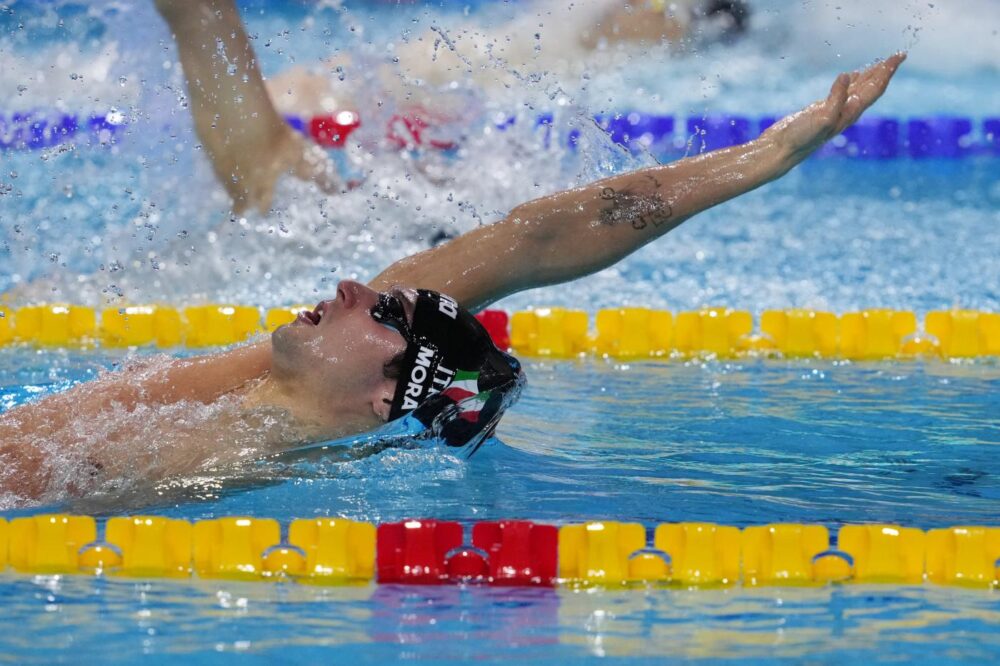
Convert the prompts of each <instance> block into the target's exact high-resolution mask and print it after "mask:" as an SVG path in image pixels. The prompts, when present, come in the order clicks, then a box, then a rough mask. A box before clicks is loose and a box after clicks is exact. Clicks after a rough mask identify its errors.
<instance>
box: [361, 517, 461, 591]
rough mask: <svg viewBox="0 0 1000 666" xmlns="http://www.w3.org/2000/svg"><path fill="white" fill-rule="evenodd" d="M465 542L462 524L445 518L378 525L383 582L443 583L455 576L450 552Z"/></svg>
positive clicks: (378, 570) (379, 558)
mask: <svg viewBox="0 0 1000 666" xmlns="http://www.w3.org/2000/svg"><path fill="white" fill-rule="evenodd" d="M461 545H462V526H461V525H460V524H458V523H456V522H452V521H444V520H405V521H403V522H399V523H383V524H381V525H379V526H378V533H377V539H376V555H377V557H376V562H377V566H378V569H377V572H376V575H377V577H378V581H379V582H380V583H408V584H412V585H441V584H443V583H447V582H448V580H449V578H450V577H451V576H450V574H449V572H448V554H449V553H450V552H451V551H453V550H455V549H456V548H458V547H459V546H461Z"/></svg>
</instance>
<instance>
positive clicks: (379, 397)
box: [271, 280, 416, 428]
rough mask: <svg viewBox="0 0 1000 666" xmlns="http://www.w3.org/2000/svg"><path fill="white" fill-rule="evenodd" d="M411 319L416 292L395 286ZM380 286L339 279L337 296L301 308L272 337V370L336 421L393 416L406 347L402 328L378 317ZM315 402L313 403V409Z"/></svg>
mask: <svg viewBox="0 0 1000 666" xmlns="http://www.w3.org/2000/svg"><path fill="white" fill-rule="evenodd" d="M390 293H391V294H392V295H393V296H396V297H397V298H399V300H400V301H401V302H402V304H403V307H404V310H405V311H406V316H407V317H408V319H409V321H412V318H413V305H414V298H415V296H416V292H413V291H410V290H404V289H400V288H394V289H392V290H391V291H390ZM377 300H378V292H376V291H374V290H372V289H370V288H368V287H366V286H364V285H363V284H360V283H358V282H354V281H352V280H345V281H343V282H341V283H340V284H338V285H337V296H336V298H334V299H331V300H326V301H322V302H321V303H319V304H318V305H317V306H316V308H315V309H314V310H312V311H311V312H308V311H307V312H301V313H299V315H298V317H297V318H296V319H295V321H294V322H292V323H291V324H286V325H285V326H282V327H281V328H279V329H278V330H276V331H275V332H274V334H273V335H272V337H271V340H272V348H273V358H272V375H273V376H274V378H275V379H277V380H278V381H280V382H282V383H283V384H286V385H288V386H289V388H290V389H291V390H293V391H294V392H295V394H296V395H303V396H304V398H305V399H306V400H308V402H310V403H315V404H314V405H303V407H304V408H305V409H306V410H310V411H311V414H312V415H313V416H316V417H318V416H321V415H326V417H327V418H328V419H330V420H331V421H335V422H336V423H337V425H338V426H348V425H352V426H355V427H358V428H372V427H375V426H377V425H378V424H380V423H384V422H385V421H387V420H388V418H389V407H390V404H391V402H392V397H393V394H394V393H395V390H396V383H397V375H396V374H395V373H394V372H393V367H394V365H393V364H394V361H395V362H396V363H397V364H398V362H399V361H401V360H402V354H403V353H404V352H405V351H406V341H405V340H404V339H403V336H402V335H401V334H400V333H399V331H397V330H395V329H393V328H390V327H389V326H386V325H384V324H380V323H379V322H377V321H375V320H374V319H373V318H372V316H371V309H372V306H374V305H375V303H376V302H377ZM310 408H311V409H310Z"/></svg>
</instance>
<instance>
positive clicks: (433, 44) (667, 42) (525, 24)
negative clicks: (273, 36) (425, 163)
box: [266, 0, 750, 123]
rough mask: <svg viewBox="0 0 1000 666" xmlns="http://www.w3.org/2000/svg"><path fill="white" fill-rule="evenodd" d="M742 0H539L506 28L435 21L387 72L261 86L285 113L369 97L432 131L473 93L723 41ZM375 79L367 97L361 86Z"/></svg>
mask: <svg viewBox="0 0 1000 666" xmlns="http://www.w3.org/2000/svg"><path fill="white" fill-rule="evenodd" d="M749 17H750V10H749V7H748V5H747V3H745V2H742V1H740V0H705V1H695V0H681V1H679V2H663V1H662V0H653V1H651V2H636V3H628V2H623V1H622V0H583V1H582V2H573V3H564V2H556V1H552V0H538V1H536V2H533V3H528V4H526V5H523V6H521V7H520V8H519V12H518V16H517V17H516V18H514V19H512V20H510V21H507V22H506V23H502V24H499V25H496V26H492V27H489V28H487V27H484V26H481V25H479V24H477V23H473V22H471V21H469V20H467V19H463V20H462V21H459V22H457V23H456V24H447V23H442V24H439V25H434V26H432V27H431V28H430V29H428V30H425V31H424V32H422V33H420V34H418V35H416V36H413V37H405V36H403V37H402V38H401V39H400V40H399V41H398V42H397V43H396V44H394V45H391V48H392V51H391V56H392V58H391V59H392V64H389V63H379V64H373V63H368V62H365V61H355V60H353V59H352V58H351V57H350V56H348V55H347V54H345V53H341V54H338V55H337V56H334V57H332V58H329V59H327V60H325V61H324V62H323V63H322V64H321V65H319V66H313V67H304V66H298V65H297V66H294V67H291V68H289V69H288V70H285V71H283V72H279V73H277V74H276V75H275V76H273V77H269V78H268V80H267V81H266V85H267V88H268V90H269V91H270V93H271V96H272V99H273V100H274V101H275V105H276V106H277V107H278V109H279V110H280V111H281V112H282V113H289V114H319V113H331V112H333V111H337V110H342V109H349V110H355V111H357V110H360V109H364V110H366V111H367V109H366V108H365V107H368V106H370V104H371V100H370V99H366V98H370V97H372V96H373V95H377V96H378V97H380V98H381V97H385V98H387V99H389V100H392V101H393V103H394V105H395V106H396V107H397V108H400V109H403V110H406V109H411V110H412V111H411V112H412V113H414V114H419V117H421V118H423V119H424V120H426V121H429V122H430V123H435V122H437V123H440V122H442V121H445V122H447V121H449V120H450V121H452V122H453V121H454V120H455V119H458V118H462V117H464V116H466V115H468V113H469V109H468V100H467V96H464V95H462V94H461V91H464V90H468V89H470V88H471V89H474V90H480V89H487V90H489V89H497V88H508V89H518V88H523V87H525V86H530V85H537V83H538V82H539V81H541V80H543V79H546V80H549V81H561V80H565V79H566V78H567V77H569V76H571V75H572V76H575V77H578V76H579V74H580V73H581V72H583V71H585V70H586V69H587V68H589V67H594V66H597V67H605V66H609V65H611V66H622V65H623V64H624V63H623V62H621V61H620V60H619V59H618V58H619V56H623V57H628V55H629V54H630V52H631V50H634V49H636V48H654V47H662V53H663V54H664V55H666V54H668V53H670V52H675V53H676V52H683V51H686V50H688V49H689V48H690V47H692V46H694V45H703V44H706V43H710V42H727V41H731V40H733V39H735V38H736V37H738V36H739V35H742V34H743V33H744V32H745V31H746V30H747V29H748V26H749ZM370 79H374V83H375V86H374V87H373V89H368V90H364V89H362V88H361V87H360V86H359V85H358V83H357V82H358V81H362V80H370Z"/></svg>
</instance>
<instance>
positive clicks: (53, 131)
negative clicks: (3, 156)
mask: <svg viewBox="0 0 1000 666" xmlns="http://www.w3.org/2000/svg"><path fill="white" fill-rule="evenodd" d="M125 127H126V122H125V117H124V115H123V114H121V113H120V112H118V111H109V112H107V113H105V114H101V115H91V116H87V115H82V114H73V113H58V112H48V111H41V110H35V111H16V112H13V113H6V114H0V150H42V149H45V148H51V147H53V146H58V145H61V144H64V143H69V142H71V141H75V142H84V143H99V144H102V145H107V144H112V143H115V142H116V141H117V139H118V138H119V136H120V134H121V132H122V131H123V130H124V128H125Z"/></svg>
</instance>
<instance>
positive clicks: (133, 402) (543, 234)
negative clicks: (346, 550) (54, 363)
mask: <svg viewBox="0 0 1000 666" xmlns="http://www.w3.org/2000/svg"><path fill="white" fill-rule="evenodd" d="M202 57H207V58H211V56H210V55H207V54H206V55H203V56H202ZM904 58H905V55H904V54H901V53H900V54H896V55H893V56H892V57H890V58H888V59H886V60H884V61H881V62H878V63H876V64H874V65H872V66H870V67H868V68H867V69H865V70H863V71H858V72H854V73H851V74H841V75H840V76H838V77H837V79H836V80H835V81H834V83H833V85H832V87H831V89H830V91H829V94H828V95H827V96H826V97H825V98H824V99H822V100H819V101H817V102H815V103H813V104H811V105H809V106H808V107H806V108H805V109H803V110H801V111H799V112H798V113H795V114H793V115H791V116H788V117H786V118H784V119H782V120H780V121H779V122H777V123H776V124H774V125H772V126H771V127H770V128H769V129H768V130H767V131H766V132H764V133H763V134H762V135H761V136H760V137H758V138H756V139H754V140H752V141H750V142H748V143H746V144H743V145H740V146H734V147H730V148H725V149H722V150H717V151H713V152H709V153H705V154H701V155H698V156H695V157H690V158H687V159H683V160H680V161H677V162H674V163H671V164H667V165H661V166H655V167H650V168H645V169H641V170H638V171H633V172H629V173H624V174H620V175H616V176H612V177H610V178H605V179H603V180H600V181H597V182H594V183H591V184H589V185H585V186H582V187H578V188H575V189H571V190H567V191H563V192H558V193H556V194H552V195H549V196H545V197H542V198H539V199H535V200H533V201H529V202H527V203H523V204H521V205H518V206H516V207H515V208H514V209H513V210H511V211H510V212H509V213H508V214H507V216H506V217H505V218H504V219H502V220H500V221H498V222H496V223H494V224H490V225H485V226H482V227H479V228H477V229H474V230H472V231H470V232H468V233H466V234H464V235H461V236H459V237H458V238H455V239H454V240H451V241H449V242H447V243H444V244H442V245H439V246H437V247H435V248H432V249H429V250H425V251H423V252H421V253H418V254H415V255H413V256H410V257H408V258H405V259H402V260H400V261H397V262H395V263H394V264H392V265H391V266H389V267H388V268H387V269H385V270H384V271H383V272H382V273H381V274H380V275H378V276H377V277H376V278H375V279H374V280H372V281H371V282H370V283H369V284H367V285H363V284H359V283H357V282H352V281H343V282H341V283H340V284H339V285H338V287H337V290H336V294H335V295H334V297H333V298H331V299H330V300H326V301H323V302H321V303H319V304H318V305H317V306H316V308H315V309H313V310H312V311H311V312H303V313H302V314H300V315H299V317H298V318H297V320H296V321H295V322H294V323H292V324H289V325H286V326H283V327H281V328H279V329H278V330H277V331H275V332H274V333H273V334H272V336H271V337H270V339H267V340H263V341H258V342H254V343H252V344H248V345H245V346H241V347H237V348H235V349H231V350H228V351H223V352H219V353H214V354H208V355H204V356H200V357H196V358H187V359H170V360H164V361H158V362H148V363H146V364H144V365H139V366H137V367H131V368H124V369H121V370H118V371H115V372H109V373H106V374H104V375H103V376H102V377H100V378H98V379H97V380H94V381H90V382H85V383H82V384H79V385H77V386H75V387H73V388H70V389H69V390H67V391H64V392H62V393H58V394H54V395H50V396H47V397H45V398H42V399H41V400H39V401H37V402H34V403H30V404H26V405H21V406H19V407H15V408H13V409H10V410H8V411H7V412H5V413H4V414H2V415H0V498H7V500H5V501H6V503H7V504H8V506H23V505H26V504H30V503H38V502H48V503H52V502H63V501H66V500H67V499H68V498H71V497H73V496H74V495H76V496H80V495H84V496H85V495H87V494H88V493H94V492H114V491H115V489H117V488H120V487H121V486H120V485H117V484H120V483H122V481H121V480H122V479H126V478H135V477H136V476H137V475H141V476H142V478H144V479H145V480H147V481H149V482H155V481H157V480H159V479H163V478H166V477H171V476H175V475H185V474H191V473H194V472H197V471H199V470H205V469H208V468H209V467H210V466H211V465H217V464H224V463H225V462H227V461H232V460H239V459H243V457H244V456H247V455H250V456H259V455H260V454H261V453H263V452H265V451H266V452H277V451H281V450H287V449H288V448H292V447H297V446H301V445H303V444H304V443H307V442H321V441H327V440H332V439H337V438H343V437H348V436H351V435H354V434H358V433H363V432H366V431H369V430H371V429H373V428H377V427H379V426H381V425H383V424H385V423H387V422H390V421H391V422H395V421H396V420H398V419H400V418H403V417H407V416H408V415H409V417H410V419H411V420H410V422H413V421H414V420H415V421H416V422H419V423H421V424H430V427H431V429H432V430H433V432H434V433H435V434H437V435H439V436H440V437H441V438H442V439H444V441H445V442H446V443H448V444H451V445H467V446H472V447H475V446H478V445H479V444H480V443H481V442H482V439H483V438H484V437H486V436H487V435H488V434H489V433H490V432H492V430H493V428H494V427H495V426H496V423H497V420H498V419H499V418H500V416H501V414H502V412H503V410H504V408H505V407H506V406H507V405H508V403H509V402H510V401H511V400H512V399H513V398H514V397H515V396H516V393H517V391H518V389H519V387H520V385H521V383H522V377H521V371H520V366H519V365H518V363H517V362H516V360H514V359H513V358H512V357H510V356H509V355H507V354H505V353H503V352H501V351H499V350H497V349H496V348H494V347H493V346H492V344H491V343H489V342H488V338H487V335H486V333H485V331H483V329H482V328H481V327H480V326H479V325H478V324H477V323H476V322H475V321H474V320H473V319H472V318H471V315H469V312H470V311H476V310H479V309H481V308H483V307H485V306H487V305H489V304H490V303H492V302H494V301H496V300H497V299H500V298H502V297H504V296H506V295H508V294H513V293H515V292H519V291H524V290H527V289H532V288H535V287H541V286H545V285H552V284H557V283H562V282H568V281H571V280H573V279H576V278H579V277H582V276H584V275H588V274H590V273H593V272H595V271H599V270H602V269H604V268H606V267H608V266H611V265H613V264H615V263H616V262H617V261H619V260H621V259H623V258H624V257H626V256H628V255H629V254H631V253H632V252H634V251H636V250H638V249H639V248H641V247H643V246H644V245H646V244H647V243H650V242H652V241H654V240H656V239H658V238H660V237H661V236H663V235H664V234H666V233H667V232H668V231H670V230H671V229H674V228H676V227H677V226H678V225H680V224H681V223H683V222H684V221H686V220H688V219H690V218H691V217H693V216H694V215H696V214H698V213H700V212H701V211H704V210H706V209H708V208H711V207H712V206H715V205H718V204H720V203H723V202H725V201H728V200H730V199H732V198H734V197H738V196H739V195H741V194H743V193H745V192H748V191H750V190H753V189H755V188H757V187H760V186H762V185H765V184H766V183H768V182H770V181H772V180H775V179H777V178H780V177H781V176H782V175H784V174H785V173H787V172H788V171H789V170H790V169H792V168H793V167H794V166H796V165H797V164H799V163H800V162H802V161H803V160H804V159H806V158H807V157H808V156H809V155H810V154H812V153H813V152H815V151H816V150H817V149H818V148H819V147H820V146H822V145H823V144H824V143H825V142H826V141H827V140H829V139H830V138H832V137H834V136H836V135H837V134H839V133H840V132H842V131H843V130H844V129H845V128H846V127H848V126H849V125H851V124H852V123H853V122H854V121H856V120H857V119H858V117H859V116H860V115H861V114H862V112H864V111H865V109H867V108H868V107H869V106H871V105H872V104H873V103H874V102H875V101H876V100H877V99H878V98H879V97H880V96H881V95H882V93H883V92H884V91H885V89H886V87H887V86H888V85H889V81H890V80H891V78H892V76H893V74H894V73H895V72H896V70H897V68H898V67H899V65H900V63H901V62H902V61H903V60H904ZM190 60H191V59H190V57H189V59H188V64H190ZM202 71H203V72H207V71H208V70H207V69H203V70H202ZM190 75H191V73H190V70H189V76H190ZM209 75H210V74H209ZM237 78H238V77H237ZM258 83H259V81H258ZM237 85H238V84H237ZM257 87H258V88H259V89H260V91H262V87H260V86H259V85H258V86H257ZM265 99H266V98H265ZM202 103H203V104H210V103H211V100H203V102H202ZM250 103H251V104H254V103H259V105H258V106H257V107H256V108H258V109H260V110H262V111H266V108H265V107H266V105H265V104H264V103H263V100H256V101H254V100H251V101H250ZM224 106H225V105H224ZM228 108H229V111H227V110H226V109H221V110H220V112H219V117H220V127H219V128H213V131H217V132H218V133H219V135H220V136H222V137H225V136H226V132H227V131H228V130H227V129H226V128H225V127H223V126H222V123H223V122H236V123H237V124H239V125H240V127H239V128H237V129H236V130H234V131H237V132H239V136H240V137H242V138H243V139H245V140H246V142H247V144H246V145H239V146H226V145H225V142H223V144H222V147H221V149H222V150H224V151H229V153H230V154H229V155H227V158H226V159H228V160H232V161H231V162H225V163H224V164H225V165H226V166H225V168H233V169H234V170H236V171H237V172H238V173H240V174H253V173H254V169H258V168H259V169H262V170H263V171H264V172H265V173H267V172H270V171H273V170H276V169H278V168H279V167H276V166H275V163H276V162H277V163H279V164H280V165H287V164H288V163H289V162H291V163H295V162H296V159H295V155H294V151H291V154H292V159H291V160H289V157H288V156H287V155H286V154H281V155H279V154H276V153H274V152H271V151H269V150H268V149H267V148H268V145H267V143H266V141H260V140H259V139H257V138H255V136H254V132H255V131H259V132H262V133H264V134H267V133H268V132H271V131H273V129H274V126H273V124H272V123H271V122H270V120H269V118H271V117H270V115H268V114H259V115H258V116H256V117H254V118H250V117H249V116H247V115H242V114H239V113H237V114H235V118H234V116H233V114H232V113H230V111H231V110H232V108H233V107H231V106H230V107H228ZM202 112H205V110H204V109H203V111H202ZM237 148H238V149H237ZM255 149H256V150H257V152H255ZM213 159H218V153H213ZM216 169H217V171H219V170H223V169H220V166H219V165H217V166H216ZM250 191H255V190H250V189H248V190H247V192H250ZM445 294H447V296H445ZM219 405H222V406H223V407H224V408H221V407H218V406H219ZM196 416H197V418H196ZM96 423H103V424H106V427H104V429H102V430H101V431H100V432H99V433H97V434H99V435H100V436H99V437H95V436H94V435H95V425H94V424H96ZM192 423H195V426H194V427H192V425H191V424H192ZM404 423H406V422H404ZM177 431H183V432H182V433H181V434H180V435H176V436H175V433H176V432H177ZM161 442H166V444H161ZM254 446H258V448H254ZM248 450H249V451H250V452H249V453H247V451H248ZM67 461H70V463H71V464H70V465H67Z"/></svg>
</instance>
